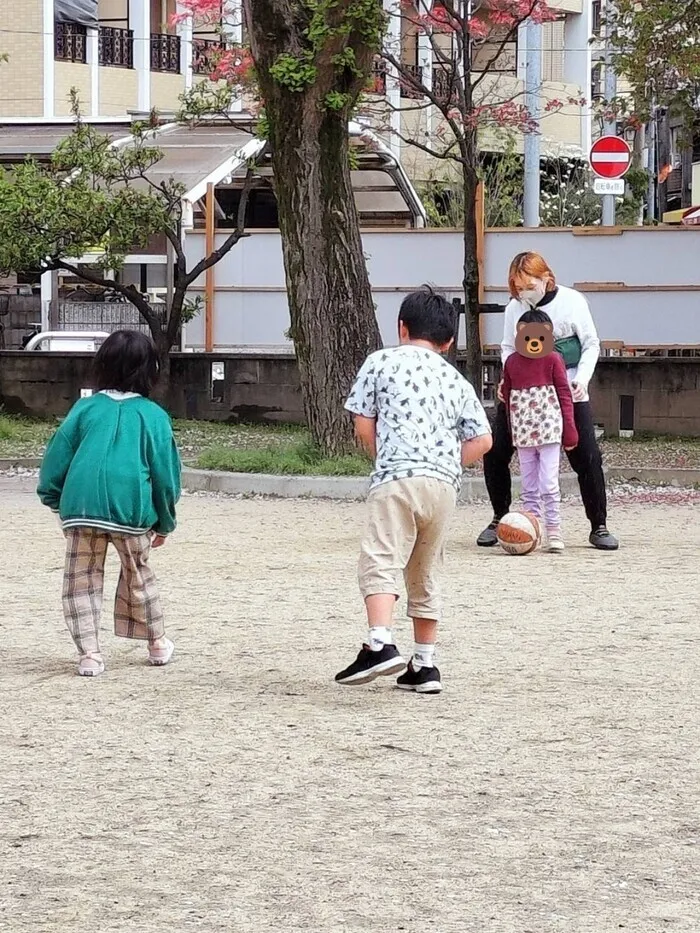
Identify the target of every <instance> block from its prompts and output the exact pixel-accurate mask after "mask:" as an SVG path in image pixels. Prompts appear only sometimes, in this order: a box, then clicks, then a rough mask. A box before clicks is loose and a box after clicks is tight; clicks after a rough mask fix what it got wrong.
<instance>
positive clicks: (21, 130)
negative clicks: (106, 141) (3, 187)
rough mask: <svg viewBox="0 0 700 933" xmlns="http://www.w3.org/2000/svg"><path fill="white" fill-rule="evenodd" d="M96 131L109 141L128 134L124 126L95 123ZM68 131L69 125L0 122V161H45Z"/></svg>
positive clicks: (120, 124)
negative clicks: (26, 158)
mask: <svg viewBox="0 0 700 933" xmlns="http://www.w3.org/2000/svg"><path fill="white" fill-rule="evenodd" d="M96 128H97V129H98V130H99V131H100V133H105V134H106V135H107V136H109V137H110V138H111V139H113V140H117V139H123V138H124V137H125V136H128V135H129V125H128V124H127V123H98V124H96ZM72 131H73V124H72V123H33V124H24V123H2V122H1V121H0V161H1V162H17V161H22V160H23V159H24V158H25V157H26V156H28V155H32V156H35V157H36V158H37V159H46V158H48V157H49V156H50V155H51V153H52V152H53V151H54V149H55V148H56V146H57V145H58V144H59V143H60V142H62V141H63V140H64V139H65V138H66V136H69V135H70V134H71V133H72Z"/></svg>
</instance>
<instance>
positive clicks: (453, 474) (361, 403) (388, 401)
mask: <svg viewBox="0 0 700 933" xmlns="http://www.w3.org/2000/svg"><path fill="white" fill-rule="evenodd" d="M345 407H346V409H347V410H348V411H350V412H352V413H353V414H354V415H364V417H365V418H376V419H377V461H376V464H375V469H374V472H373V473H372V481H371V486H372V487H375V486H378V485H380V484H381V483H387V482H390V481H392V480H397V479H404V478H406V477H411V476H430V477H433V478H435V479H439V480H443V481H445V482H449V483H452V484H453V485H454V486H455V487H456V488H457V489H458V490H459V488H460V485H461V481H462V462H461V448H462V442H463V441H468V440H471V439H472V438H474V437H479V436H481V435H483V434H490V433H491V428H490V426H489V422H488V418H487V417H486V412H485V411H484V409H483V406H482V405H481V402H480V401H479V399H478V398H477V396H476V392H475V391H474V389H473V388H472V386H471V385H470V383H469V382H467V380H466V379H465V378H464V376H462V375H461V374H460V373H459V372H457V370H456V369H455V368H454V366H452V365H451V364H450V363H449V362H448V361H447V360H445V359H444V358H443V357H441V356H440V354H439V353H436V352H434V351H433V350H428V349H426V348H425V347H417V346H413V345H411V344H404V345H403V346H400V347H392V348H389V349H386V350H378V351H377V352H376V353H372V354H371V356H369V357H367V359H366V360H365V362H364V364H363V366H362V368H361V369H360V371H359V373H358V374H357V378H356V380H355V384H354V386H353V389H352V392H351V393H350V396H349V398H348V400H347V402H346V403H345Z"/></svg>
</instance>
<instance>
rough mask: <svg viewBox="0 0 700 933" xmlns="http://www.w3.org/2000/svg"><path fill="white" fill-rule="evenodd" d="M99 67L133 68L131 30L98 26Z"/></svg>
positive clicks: (132, 35) (132, 34)
mask: <svg viewBox="0 0 700 933" xmlns="http://www.w3.org/2000/svg"><path fill="white" fill-rule="evenodd" d="M99 45H100V65H111V66H112V67H114V68H133V67H134V33H133V31H132V30H131V29H116V28H114V27H113V26H100V39H99Z"/></svg>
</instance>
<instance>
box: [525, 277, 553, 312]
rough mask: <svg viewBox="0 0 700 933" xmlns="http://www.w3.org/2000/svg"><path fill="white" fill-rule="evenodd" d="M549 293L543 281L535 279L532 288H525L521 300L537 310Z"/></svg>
mask: <svg viewBox="0 0 700 933" xmlns="http://www.w3.org/2000/svg"><path fill="white" fill-rule="evenodd" d="M546 293H547V286H546V284H545V283H544V282H543V280H542V279H534V280H533V286H532V288H523V289H522V290H521V291H520V292H519V295H520V300H521V301H524V302H525V303H526V304H529V305H530V307H532V308H536V307H537V305H538V304H539V303H540V302H541V301H542V299H543V298H544V296H545V294H546Z"/></svg>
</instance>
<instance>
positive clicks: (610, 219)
mask: <svg viewBox="0 0 700 933" xmlns="http://www.w3.org/2000/svg"><path fill="white" fill-rule="evenodd" d="M610 30H611V26H610V25H609V24H608V25H607V27H606V30H605V110H606V120H605V126H604V130H603V131H604V133H605V134H606V136H617V120H616V119H615V109H614V108H615V98H616V97H617V75H616V74H615V68H614V67H613V63H612V45H611V42H610V38H611V37H610ZM603 226H604V227H614V226H615V195H613V194H606V195H605V196H604V197H603Z"/></svg>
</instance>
